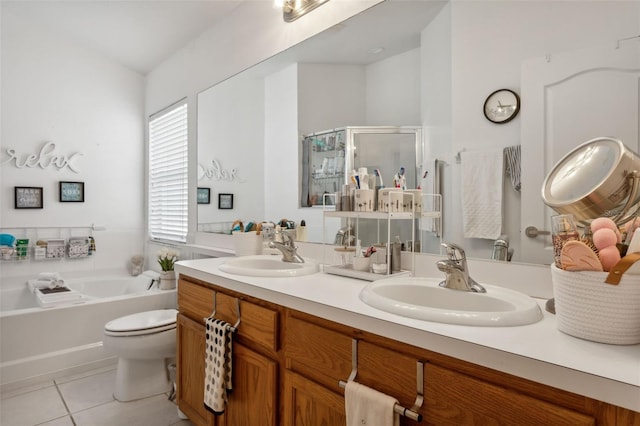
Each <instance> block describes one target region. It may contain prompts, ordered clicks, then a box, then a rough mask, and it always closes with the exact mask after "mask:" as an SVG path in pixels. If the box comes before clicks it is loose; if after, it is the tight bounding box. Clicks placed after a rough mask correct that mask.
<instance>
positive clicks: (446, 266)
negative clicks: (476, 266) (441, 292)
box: [436, 243, 487, 293]
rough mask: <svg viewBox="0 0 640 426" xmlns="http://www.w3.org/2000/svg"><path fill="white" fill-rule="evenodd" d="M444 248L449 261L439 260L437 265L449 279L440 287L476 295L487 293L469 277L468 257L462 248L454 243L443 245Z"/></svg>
mask: <svg viewBox="0 0 640 426" xmlns="http://www.w3.org/2000/svg"><path fill="white" fill-rule="evenodd" d="M441 246H442V247H444V248H445V250H446V252H447V260H439V261H438V262H437V263H436V265H437V266H438V269H439V270H441V271H442V272H444V273H445V274H446V275H447V277H446V279H445V280H444V281H442V282H441V283H440V287H445V288H450V289H452V290H461V291H473V292H476V293H486V292H487V291H486V290H485V289H484V287H482V286H481V285H480V284H478V283H477V282H475V281H474V279H473V278H471V277H470V276H469V270H468V269H467V257H466V256H465V254H464V250H462V248H461V247H459V246H457V245H455V244H453V243H442V244H441Z"/></svg>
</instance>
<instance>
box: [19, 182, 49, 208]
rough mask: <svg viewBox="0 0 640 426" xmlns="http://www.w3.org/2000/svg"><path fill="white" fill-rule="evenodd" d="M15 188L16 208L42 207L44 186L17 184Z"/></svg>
mask: <svg viewBox="0 0 640 426" xmlns="http://www.w3.org/2000/svg"><path fill="white" fill-rule="evenodd" d="M14 190H15V208H16V209H41V208H42V187H35V186H16V187H14Z"/></svg>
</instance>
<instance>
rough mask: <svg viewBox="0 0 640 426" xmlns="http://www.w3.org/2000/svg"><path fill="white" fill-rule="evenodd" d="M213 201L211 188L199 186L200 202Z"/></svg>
mask: <svg viewBox="0 0 640 426" xmlns="http://www.w3.org/2000/svg"><path fill="white" fill-rule="evenodd" d="M210 203H211V188H198V204H210Z"/></svg>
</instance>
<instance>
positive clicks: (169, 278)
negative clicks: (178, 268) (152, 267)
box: [158, 247, 180, 290]
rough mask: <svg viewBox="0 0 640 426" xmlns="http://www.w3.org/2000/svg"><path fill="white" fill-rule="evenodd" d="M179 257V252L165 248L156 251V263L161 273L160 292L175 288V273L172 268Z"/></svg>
mask: <svg viewBox="0 0 640 426" xmlns="http://www.w3.org/2000/svg"><path fill="white" fill-rule="evenodd" d="M179 255H180V253H179V252H177V251H175V250H173V249H170V248H167V247H164V248H162V249H161V250H160V251H158V263H159V264H160V267H161V268H162V272H160V290H170V289H173V288H176V273H175V271H174V270H173V267H174V265H175V263H176V261H177V260H178V256H179Z"/></svg>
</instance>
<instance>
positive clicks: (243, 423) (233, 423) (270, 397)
mask: <svg viewBox="0 0 640 426" xmlns="http://www.w3.org/2000/svg"><path fill="white" fill-rule="evenodd" d="M277 411H278V363H277V362H276V361H273V360H271V359H269V358H267V357H265V356H263V355H260V354H258V353H256V352H254V351H252V350H251V349H249V348H248V347H246V346H243V345H241V344H239V343H237V342H234V344H233V391H232V392H231V394H230V395H229V403H228V405H227V408H226V410H225V417H226V425H227V426H247V425H260V426H275V425H276V422H277V417H278V416H277Z"/></svg>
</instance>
